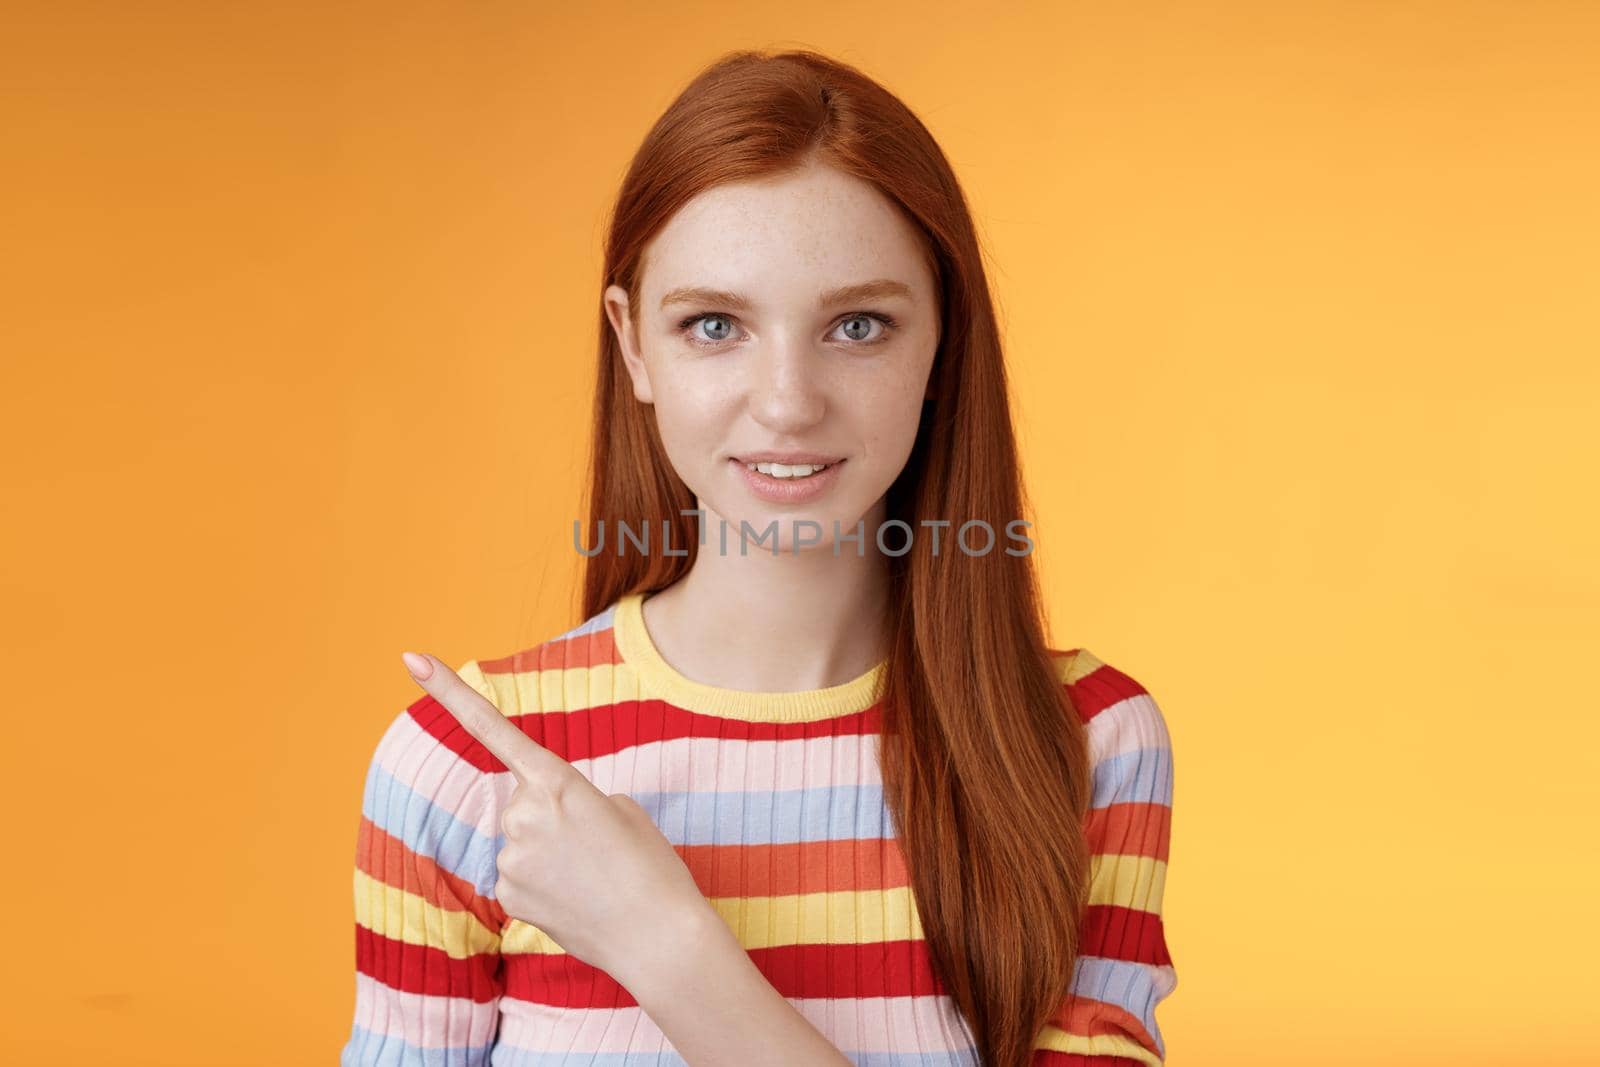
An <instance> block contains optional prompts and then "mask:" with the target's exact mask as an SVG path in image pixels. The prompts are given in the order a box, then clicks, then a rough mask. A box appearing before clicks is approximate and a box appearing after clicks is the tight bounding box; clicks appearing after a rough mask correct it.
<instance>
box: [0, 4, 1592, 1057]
mask: <svg viewBox="0 0 1600 1067" xmlns="http://www.w3.org/2000/svg"><path fill="white" fill-rule="evenodd" d="M551 7H552V6H547V5H534V4H526V5H519V4H509V3H489V2H481V0H480V2H474V3H467V4H425V5H422V4H408V3H394V2H390V3H383V4H376V3H364V4H343V5H333V6H331V7H330V5H325V4H310V3H293V4H291V3H284V2H281V0H274V2H266V3H257V4H205V3H187V4H173V3H167V4H161V3H141V4H137V5H133V4H129V5H119V4H84V3H37V4H33V3H29V4H21V3H9V4H7V5H6V15H7V18H6V20H5V21H6V27H5V30H4V32H3V33H0V71H3V73H0V80H3V82H4V83H5V86H6V89H7V91H6V92H5V93H4V94H0V97H3V99H4V104H3V106H4V108H5V111H6V113H5V116H4V118H5V129H6V131H7V132H6V136H5V138H4V142H5V143H4V147H3V149H0V151H3V153H4V166H3V167H0V173H3V174H4V179H3V180H4V181H5V183H6V186H7V189H6V195H5V197H4V198H3V203H0V213H3V220H4V226H3V231H4V233H5V234H6V238H5V245H6V252H5V254H4V256H0V271H4V276H3V279H0V281H3V283H4V285H3V292H4V300H5V303H6V305H7V308H6V311H5V314H4V315H0V350H3V356H4V360H3V367H4V381H3V383H0V384H3V390H0V394H3V395H0V404H3V405H4V418H3V419H0V435H3V439H0V448H3V451H4V455H5V457H6V460H7V462H6V475H5V479H6V485H5V494H4V500H5V503H6V508H7V512H8V514H7V516H6V521H5V522H4V524H3V527H4V537H5V546H4V547H5V551H4V572H3V575H4V576H3V596H4V600H5V604H6V611H5V612H4V615H3V618H4V623H3V625H4V627H5V629H4V635H3V636H4V646H5V649H6V652H7V654H8V655H7V661H8V666H7V671H6V674H7V676H8V677H9V678H10V679H11V682H10V683H9V685H10V698H9V700H10V705H11V710H10V714H9V715H8V716H7V720H8V725H7V731H6V738H5V744H4V746H3V748H4V760H5V763H4V767H3V772H4V788H5V790H6V798H5V799H6V805H7V809H8V810H9V811H10V812H11V816H10V819H11V824H10V829H9V834H8V846H9V852H10V862H9V864H8V865H7V866H8V869H9V871H10V874H9V876H8V877H7V878H6V883H7V884H6V887H5V889H4V893H5V904H6V914H7V915H8V916H9V919H10V921H9V924H8V927H9V928H8V931H7V935H6V947H7V952H8V955H9V957H10V960H9V965H8V966H7V967H5V968H4V970H3V974H4V977H3V979H0V981H3V983H4V986H3V988H0V996H3V997H4V1003H5V1005H6V1011H5V1014H6V1015H7V1016H8V1017H9V1019H10V1020H11V1021H10V1022H9V1023H8V1024H7V1026H6V1029H7V1030H8V1031H9V1032H8V1033H7V1034H6V1036H5V1037H4V1039H3V1047H0V1058H3V1059H5V1060H8V1061H11V1062H49V1063H54V1064H89V1063H97V1064H98V1063H117V1064H163V1065H167V1064H173V1065H176V1064H219V1063H229V1064H256V1063H259V1064H280V1063H311V1062H321V1063H331V1062H333V1061H334V1059H335V1058H336V1056H337V1049H338V1047H339V1046H340V1044H341V1043H342V1042H343V1040H344V1038H345V1036H346V1034H347V1033H348V1030H349V1025H350V1012H351V1009H352V1004H353V997H354V977H353V974H354V947H353V935H352V922H353V918H352V902H351V883H350V879H351V867H352V863H353V859H354V848H355V834H356V826H357V821H358V817H359V812H360V800H361V789H362V782H363V776H364V773H365V770H366V764H367V760H368V759H369V758H370V756H371V753H372V749H373V747H374V746H375V744H376V742H377V739H378V736H379V734H380V732H381V731H382V729H383V728H384V727H385V726H386V724H387V723H388V722H389V721H390V720H391V719H392V718H393V716H394V715H395V714H396V713H397V712H398V711H399V709H400V708H401V707H403V706H404V705H405V704H406V703H408V702H410V701H411V700H413V699H415V698H416V697H417V696H418V695H419V693H420V691H419V690H418V689H417V688H416V686H415V685H414V684H413V683H412V682H411V681H410V679H409V678H408V677H407V676H406V675H405V673H404V672H403V670H402V667H401V664H400V660H399V652H400V651H401V650H402V649H403V648H417V649H422V650H427V651H431V652H433V653H435V654H437V655H439V656H441V657H442V658H445V659H447V660H448V661H450V662H452V663H453V664H458V663H459V662H461V661H462V660H464V659H467V658H469V657H483V656H493V655H501V654H505V653H508V652H510V651H513V650H515V649H517V648H521V647H525V646H527V645H529V644H533V643H535V642H537V641H539V640H543V639H544V638H547V637H550V636H553V635H554V634H556V633H558V632H560V631H561V630H563V629H565V628H566V627H567V626H568V625H570V624H571V623H572V622H573V621H575V620H574V616H573V605H574V603H575V590H574V586H573V582H574V578H575V576H576V575H577V573H578V570H577V566H576V564H577V556H576V555H575V553H574V552H573V551H572V549H571V547H570V538H571V522H572V520H573V519H574V518H576V517H577V514H578V512H577V501H578V499H579V495H580V492H581V484H580V476H581V472H582V469H583V461H584V448H585V445H586V425H587V419H588V417H589V409H588V397H589V390H590V388H591V385H590V382H591V375H592V369H591V364H592V361H593V358H594V346H595V338H594V335H593V329H594V327H595V323H596V314H597V312H596V308H597V306H598V305H597V301H598V299H599V290H600V279H599V275H598V270H599V244H600V240H601V236H602V233H603V225H604V219H605V214H606V212H607V210H608V209H609V207H610V204H611V198H612V196H613V195H614V193H615V190H616V187H617V184H618V182H619V180H620V178H621V175H622V172H623V170H624V168H625V166H626V165H627V162H628V159H629V157H630V155H631V153H632V151H633V149H634V147H635V146H636V145H637V143H638V140H639V138H640V137H641V136H642V135H643V133H644V132H645V130H646V128H647V127H648V125H649V124H650V122H651V121H652V120H653V119H654V117H655V116H656V115H657V114H658V113H659V112H660V110H661V108H663V107H664V106H665V105H666V104H667V102H668V101H669V100H670V99H671V97H672V96H673V95H674V94H675V93H676V91H677V90H678V89H679V88H680V87H681V86H682V84H683V83H684V82H685V81H686V80H687V79H688V78H689V77H691V76H692V75H693V74H694V73H695V72H696V71H697V70H698V69H699V68H700V67H701V66H702V65H703V64H704V63H706V62H708V61H709V60H711V59H712V58H714V57H715V56H716V55H718V54H720V53H721V52H723V51H724V50H726V49H730V48H735V47H749V46H756V47H760V46H791V45H805V46H811V47H816V48H819V49H821V50H823V51H826V52H829V53H831V54H834V55H837V56H839V57H841V58H843V59H846V60H847V61H850V62H854V63H857V64H859V65H861V66H862V67H864V68H865V69H866V70H867V71H868V73H870V74H873V75H874V76H876V77H879V78H880V79H882V80H883V81H884V82H885V83H886V84H887V85H888V86H889V87H890V88H891V89H892V90H894V91H896V92H898V93H900V94H901V95H902V96H903V98H904V99H906V100H907V101H908V103H910V105H911V106H912V107H913V108H914V109H915V110H917V111H918V113H919V114H920V115H921V116H923V118H924V119H925V121H926V122H927V123H928V124H929V126H930V127H931V128H932V130H933V131H934V133H935V135H936V136H937V137H938V138H939V139H940V141H941V143H942V144H943V145H944V146H945V148H946V150H947V152H948V154H949V156H950V158H951V160H952V162H953V164H954V165H955V167H956V169H957V171H958V173H959V175H960V177H961V179H962V181H963V182H964V183H965V185H966V188H967V190H968V193H969V194H970V196H971V199H972V203H973V205H974V209H975V211H976V214H977V218H978V223H979V225H980V227H981V230H982V235H983V239H984V242H985V246H986V248H987V250H988V253H989V255H990V257H991V262H992V268H993V274H992V281H993V284H994V287H995V289H996V293H997V297H998V299H999V302H1000V306H1001V310H1002V314H1003V321H1004V325H1005V329H1006V335H1007V338H1008V342H1009V359H1010V366H1011V368H1012V372H1013V375H1014V386H1015V394H1016V397H1017V413H1018V425H1019V432H1020V433H1021V435H1022V440H1023V443H1024V445H1025V447H1026V452H1027V458H1028V475H1029V479H1030V486H1031V489H1032V493H1033V496H1034V500H1035V503H1036V505H1037V512H1036V515H1035V516H1034V517H1035V518H1036V520H1037V525H1036V526H1035V528H1034V530H1033V531H1031V532H1032V534H1033V536H1034V538H1035V541H1036V543H1037V546H1038V548H1037V552H1038V559H1039V562H1040V564H1041V566H1042V567H1043V569H1044V574H1045V576H1046V578H1047V580H1048V583H1049V585H1048V589H1049V592H1050V601H1051V605H1052V615H1053V619H1052V621H1053V626H1054V630H1055V638H1056V640H1057V642H1058V644H1059V645H1060V646H1061V647H1069V646H1074V645H1083V646H1085V647H1088V648H1090V649H1091V650H1093V651H1094V652H1095V653H1096V654H1097V655H1099V656H1100V657H1102V658H1104V659H1105V660H1107V661H1108V662H1110V663H1112V664H1114V665H1117V666H1119V667H1120V668H1122V669H1124V670H1126V671H1128V672H1129V673H1131V674H1132V675H1134V676H1135V677H1136V678H1138V679H1139V680H1140V681H1142V682H1143V683H1144V684H1145V685H1147V686H1148V687H1149V688H1150V689H1151V691H1152V692H1153V693H1154V694H1155V696H1156V698H1157V700H1158V701H1159V702H1160V703H1161V705H1162V707H1163V709H1164V711H1165V713H1166V716H1167V718H1168V721H1169V724H1170V727H1171V730H1172V734H1173V743H1174V751H1175V756H1176V760H1175V767H1176V781H1175V794H1174V813H1175V817H1174V823H1173V827H1174V832H1173V843H1172V854H1171V861H1170V872H1169V874H1168V877H1167V882H1166V922H1167V930H1168V941H1169V945H1170V947H1171V950H1172V953H1173V957H1174V961H1175V963H1176V965H1177V968H1178V975H1179V985H1178V989H1177V991H1176V992H1175V993H1174V995H1173V996H1172V998H1171V999H1170V1000H1169V1001H1167V1002H1166V1003H1165V1004H1164V1005H1163V1006H1162V1008H1161V1009H1160V1023H1161V1026H1162V1029H1163V1032H1164V1034H1165V1036H1166V1039H1167V1042H1168V1046H1169V1050H1170V1055H1169V1062H1170V1063H1173V1064H1176V1065H1180V1067H1202V1065H1224V1064H1226V1065H1232V1067H1238V1065H1249V1064H1274V1065H1281V1064H1285V1063H1294V1064H1323V1063H1327V1064H1348V1063H1353V1062H1360V1063H1370V1064H1389V1063H1393V1064H1407V1065H1419V1064H1451V1065H1453V1067H1471V1065H1476V1064H1505V1063H1512V1062H1516V1063H1534V1062H1538V1063H1541V1064H1558V1063H1574V1064H1575V1063H1577V1062H1579V1058H1580V1055H1582V1054H1585V1053H1587V1054H1589V1055H1592V1054H1593V1051H1594V1048H1595V1045H1596V1038H1597V1033H1596V1027H1595V1026H1594V1025H1593V1024H1592V1023H1584V1022H1582V1021H1581V1020H1582V1019H1585V1018H1588V1019H1593V1017H1594V1016H1593V1014H1592V1013H1593V1008H1594V995H1595V981H1594V967H1595V963H1594V960H1595V955H1596V950H1597V949H1600V944H1597V940H1600V939H1597V937H1596V919H1595V914H1594V905H1595V901H1596V899H1600V847H1597V845H1596V841H1597V836H1600V835H1597V834H1596V832H1595V826H1594V820H1595V815H1596V811H1597V809H1600V806H1597V804H1596V801H1597V796H1596V782H1597V779H1600V761H1597V758H1596V750H1597V747H1600V727H1597V726H1596V722H1595V712H1596V708H1597V702H1596V685H1595V682H1594V668H1595V663H1596V655H1595V653H1596V651H1597V648H1600V645H1597V640H1596V639H1597V637H1600V622H1597V620H1600V610H1597V609H1600V563H1597V554H1596V546H1597V545H1600V519H1597V507H1596V502H1595V482H1596V471H1597V469H1600V462H1597V461H1600V447H1597V440H1596V430H1595V427H1596V425H1600V381H1597V378H1600V374H1597V371H1596V362H1597V361H1596V356H1597V346H1596V340H1597V333H1600V331H1597V328H1596V322H1595V315H1596V295H1597V293H1596V282H1597V278H1600V252H1597V250H1600V225H1597V222H1600V218H1597V197H1596V190H1597V189H1600V148H1597V145H1600V141H1597V135H1596V131H1597V130H1600V66H1597V62H1596V57H1597V56H1600V6H1597V5H1593V4H1588V3H1581V2H1580V3H1555V2H1531V0H1522V2H1504V3H1471V2H1465V0H1455V2H1443V0H1441V2H1428V3H1421V2H1414V3H1382V4H1380V3H1365V2H1347V3H1309V2H1300V3H1294V4H1281V3H1269V2H1261V3H1229V2H1223V0H1208V2H1205V3H1192V4H1168V3H1163V4H1130V3H1101V4H1082V3H1078V4H1037V5H1022V6H1019V5H1011V4H1006V5H978V6H976V7H974V6H973V5H970V4H944V5H940V4H929V3H927V2H926V0H919V2H916V3H878V4H874V5H871V6H870V8H867V7H862V6H860V5H855V4H835V3H820V2H819V3H810V4H803V5H794V4H790V3H784V4H775V3H740V4H726V5H721V4H716V5H714V4H678V5H669V6H668V8H667V9H665V10H661V9H657V8H655V7H654V6H653V5H643V4H639V5H570V7H571V8H572V9H573V10H572V11H557V10H553V9H551Z"/></svg>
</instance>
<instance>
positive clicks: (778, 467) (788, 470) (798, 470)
mask: <svg viewBox="0 0 1600 1067" xmlns="http://www.w3.org/2000/svg"><path fill="white" fill-rule="evenodd" d="M745 466H746V467H748V468H749V469H751V470H753V471H760V472H761V473H762V474H770V475H771V476H772V477H774V478H809V477H811V475H813V474H815V473H817V472H818V471H822V470H827V469H828V468H829V467H831V466H833V464H832V463H795V464H786V463H746V464H745Z"/></svg>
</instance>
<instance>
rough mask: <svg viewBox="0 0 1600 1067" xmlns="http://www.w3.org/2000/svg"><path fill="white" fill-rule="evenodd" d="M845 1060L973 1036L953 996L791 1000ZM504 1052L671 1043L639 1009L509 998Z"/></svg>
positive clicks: (950, 1044) (611, 1049)
mask: <svg viewBox="0 0 1600 1067" xmlns="http://www.w3.org/2000/svg"><path fill="white" fill-rule="evenodd" d="M789 1003H791V1004H793V1005H794V1006H795V1008H797V1009H798V1010H799V1012H800V1014H802V1015H804V1016H805V1017H806V1019H807V1020H808V1021H810V1023H811V1024H812V1025H813V1026H815V1027H816V1028H817V1029H818V1030H820V1031H822V1033H823V1035H824V1036H826V1037H827V1038H828V1039H829V1041H831V1042H832V1043H833V1044H834V1045H835V1046H836V1047H838V1048H839V1049H841V1050H842V1051H845V1052H857V1051H859V1052H892V1051H903V1052H908V1053H909V1052H959V1051H962V1050H964V1049H967V1048H970V1047H971V1044H972V1041H971V1037H970V1031H969V1030H968V1029H967V1028H966V1024H965V1023H964V1022H963V1021H962V1020H961V1018H960V1014H959V1013H958V1012H957V1011H956V1008H955V1004H954V1002H953V1001H952V1000H951V999H950V998H949V997H948V996H919V997H862V998H854V997H839V998H820V997H818V998H810V999H802V998H790V1001H789ZM500 1009H501V1011H502V1012H503V1013H504V1018H503V1020H502V1021H501V1024H500V1037H499V1039H498V1041H497V1045H498V1046H510V1047H514V1048H516V1049H518V1050H520V1051H523V1052H583V1053H596V1052H600V1053H621V1052H633V1053H639V1052H655V1051H659V1050H662V1049H664V1048H665V1047H666V1037H665V1035H664V1034H663V1033H662V1032H661V1028H660V1027H659V1026H657V1025H656V1024H655V1023H654V1022H653V1021H652V1020H651V1018H650V1016H648V1015H646V1014H645V1013H644V1012H643V1011H642V1010H641V1009H639V1008H638V1007H626V1008H564V1007H552V1006H550V1005H545V1004H530V1003H528V1002H526V1001H521V1000H515V999H513V998H511V997H505V998H502V999H501V1001H500Z"/></svg>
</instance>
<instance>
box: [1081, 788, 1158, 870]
mask: <svg viewBox="0 0 1600 1067" xmlns="http://www.w3.org/2000/svg"><path fill="white" fill-rule="evenodd" d="M1083 833H1084V837H1085V838H1087V839H1088V840H1090V841H1094V842H1100V843H1101V845H1102V847H1101V849H1100V851H1104V850H1105V848H1104V846H1106V845H1114V846H1115V848H1116V852H1117V855H1120V856H1151V857H1153V858H1155V859H1158V860H1161V861H1163V862H1165V861H1166V859H1167V850H1168V848H1169V847H1170V845H1171V843H1172V809H1171V808H1169V807H1167V805H1165V804H1154V803H1148V802H1129V803H1122V804H1111V805H1109V806H1107V807H1104V808H1090V809H1089V814H1088V817H1087V818H1086V819H1085V820H1084V830H1083Z"/></svg>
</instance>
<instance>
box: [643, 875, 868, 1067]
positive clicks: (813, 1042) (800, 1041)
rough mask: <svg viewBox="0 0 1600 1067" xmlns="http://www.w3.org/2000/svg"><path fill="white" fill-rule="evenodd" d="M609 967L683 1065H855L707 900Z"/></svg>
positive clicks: (788, 1066)
mask: <svg viewBox="0 0 1600 1067" xmlns="http://www.w3.org/2000/svg"><path fill="white" fill-rule="evenodd" d="M662 928H663V929H664V930H667V931H668V934H667V937H666V938H665V939H664V940H663V941H662V942H661V943H660V944H658V945H656V946H654V947H653V949H652V950H651V951H647V952H643V953H641V954H640V956H639V959H638V961H637V967H636V968H635V969H634V970H633V971H631V972H630V973H628V974H626V975H613V977H615V978H616V979H617V980H618V981H619V982H621V983H622V985H623V987H624V988H626V989H627V990H628V992H629V993H631V994H632V995H633V998H634V1000H636V1001H638V1002H639V1007H640V1008H641V1009H643V1010H644V1013H645V1014H646V1015H648V1016H650V1018H651V1020H652V1021H654V1022H655V1024H656V1025H657V1026H659V1027H660V1028H661V1032H662V1033H664V1034H666V1036H667V1040H668V1041H670V1042H672V1046H673V1048H675V1049H676V1050H677V1052H678V1054H679V1055H681V1056H682V1057H683V1058H684V1059H685V1060H686V1061H687V1062H688V1064H689V1067H748V1065H749V1064H752V1063H759V1064H761V1065H762V1067H853V1065H852V1061H851V1060H850V1059H849V1058H848V1057H846V1056H845V1054H844V1053H842V1052H840V1051H839V1050H838V1049H837V1048H835V1047H834V1046H833V1045H832V1043H830V1042H829V1041H828V1039H827V1038H826V1037H824V1036H823V1035H822V1032H821V1031H820V1030H818V1029H817V1028H816V1027H814V1026H812V1025H811V1022H810V1020H808V1019H807V1018H806V1017H805V1016H804V1015H801V1014H800V1012H799V1011H798V1010H797V1009H796V1008H795V1006H794V1005H793V1004H790V1003H789V1001H788V1000H786V999H785V998H784V997H783V995H782V994H781V993H779V992H778V991H777V990H776V989H774V988H773V986H772V984H771V983H770V982H768V981H767V978H766V976H765V975H764V974H762V973H761V970H760V968H758V967H757V966H756V965H755V961H753V960H752V959H751V958H750V955H749V953H747V952H746V951H745V949H744V946H743V945H741V944H740V943H739V939H738V938H737V937H735V936H734V933H733V931H732V930H731V929H729V927H728V924H727V923H726V922H724V921H723V919H722V916H721V915H719V914H717V912H716V910H715V909H714V908H713V907H712V906H711V904H710V902H709V901H708V902H707V903H706V907H705V909H704V911H702V912H697V913H694V914H691V915H688V916H685V917H684V918H683V919H682V920H680V921H678V922H674V923H663V924H662Z"/></svg>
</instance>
